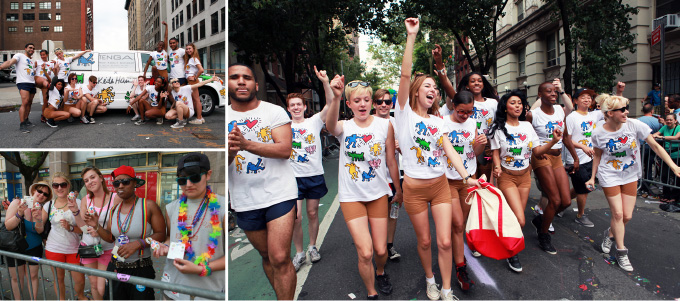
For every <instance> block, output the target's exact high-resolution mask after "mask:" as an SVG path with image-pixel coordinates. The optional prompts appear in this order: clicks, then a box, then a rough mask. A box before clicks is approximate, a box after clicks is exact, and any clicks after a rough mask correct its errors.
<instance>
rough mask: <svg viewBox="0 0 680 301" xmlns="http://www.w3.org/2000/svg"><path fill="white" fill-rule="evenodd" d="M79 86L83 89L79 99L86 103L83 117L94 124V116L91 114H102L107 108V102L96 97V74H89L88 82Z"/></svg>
mask: <svg viewBox="0 0 680 301" xmlns="http://www.w3.org/2000/svg"><path fill="white" fill-rule="evenodd" d="M80 87H81V88H82V89H83V96H82V97H81V99H82V100H83V101H85V103H87V104H86V105H85V112H84V116H85V119H87V121H88V122H89V123H91V124H94V118H93V117H92V116H94V114H95V113H97V114H102V113H104V112H106V110H107V109H108V108H107V107H106V105H107V104H108V103H106V102H104V101H103V100H101V99H99V98H98V97H97V94H98V93H97V90H98V89H97V77H96V76H94V75H90V78H89V82H88V84H87V85H81V86H80Z"/></svg>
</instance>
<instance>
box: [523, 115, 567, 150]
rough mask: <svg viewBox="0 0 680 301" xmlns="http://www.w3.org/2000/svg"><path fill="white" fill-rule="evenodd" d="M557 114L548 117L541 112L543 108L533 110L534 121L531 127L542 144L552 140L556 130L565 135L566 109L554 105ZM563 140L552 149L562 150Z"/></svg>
mask: <svg viewBox="0 0 680 301" xmlns="http://www.w3.org/2000/svg"><path fill="white" fill-rule="evenodd" d="M553 109H554V110H555V112H554V113H553V114H552V115H548V114H546V113H544V112H543V110H541V107H538V108H535V109H533V110H531V115H532V117H533V119H532V120H531V125H532V126H533V127H534V130H535V131H536V135H538V140H539V141H540V142H541V144H546V143H548V142H550V140H552V137H553V135H552V133H553V131H555V130H556V129H560V131H562V132H563V133H564V109H562V107H561V106H560V105H553ZM561 148H562V140H560V141H559V142H557V143H555V145H553V147H551V149H561Z"/></svg>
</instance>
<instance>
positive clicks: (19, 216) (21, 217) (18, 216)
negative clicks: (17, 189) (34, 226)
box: [14, 212, 24, 220]
mask: <svg viewBox="0 0 680 301" xmlns="http://www.w3.org/2000/svg"><path fill="white" fill-rule="evenodd" d="M14 216H16V217H17V218H18V219H20V220H24V217H23V216H21V215H19V212H17V213H15V214H14Z"/></svg>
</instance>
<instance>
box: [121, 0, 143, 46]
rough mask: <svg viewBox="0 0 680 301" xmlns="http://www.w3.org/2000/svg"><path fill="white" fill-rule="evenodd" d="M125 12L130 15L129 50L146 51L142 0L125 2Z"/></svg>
mask: <svg viewBox="0 0 680 301" xmlns="http://www.w3.org/2000/svg"><path fill="white" fill-rule="evenodd" d="M125 10H126V11H127V14H128V49H130V50H145V49H143V48H144V42H143V40H144V36H143V35H142V28H143V27H144V23H143V22H142V21H143V20H144V19H143V18H142V17H143V16H144V8H143V7H142V0H125Z"/></svg>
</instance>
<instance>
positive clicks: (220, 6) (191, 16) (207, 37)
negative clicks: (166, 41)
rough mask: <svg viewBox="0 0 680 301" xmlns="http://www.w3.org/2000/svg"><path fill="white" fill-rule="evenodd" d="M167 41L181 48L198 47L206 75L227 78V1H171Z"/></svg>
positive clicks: (167, 4) (168, 12)
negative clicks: (176, 42)
mask: <svg viewBox="0 0 680 301" xmlns="http://www.w3.org/2000/svg"><path fill="white" fill-rule="evenodd" d="M163 2H167V3H166V7H165V8H166V10H167V19H166V22H167V23H168V27H169V28H168V38H172V37H175V38H177V40H179V45H180V47H185V46H186V45H187V44H189V43H193V44H194V45H196V48H197V50H198V55H199V58H200V60H201V63H202V65H203V68H204V69H205V73H217V74H225V73H226V72H225V69H226V67H225V57H226V53H225V50H226V49H225V36H226V34H225V29H226V21H227V20H226V3H225V1H224V0H169V1H163Z"/></svg>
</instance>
